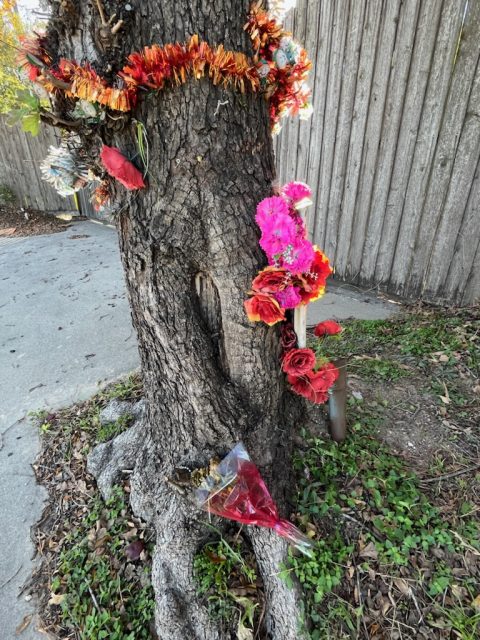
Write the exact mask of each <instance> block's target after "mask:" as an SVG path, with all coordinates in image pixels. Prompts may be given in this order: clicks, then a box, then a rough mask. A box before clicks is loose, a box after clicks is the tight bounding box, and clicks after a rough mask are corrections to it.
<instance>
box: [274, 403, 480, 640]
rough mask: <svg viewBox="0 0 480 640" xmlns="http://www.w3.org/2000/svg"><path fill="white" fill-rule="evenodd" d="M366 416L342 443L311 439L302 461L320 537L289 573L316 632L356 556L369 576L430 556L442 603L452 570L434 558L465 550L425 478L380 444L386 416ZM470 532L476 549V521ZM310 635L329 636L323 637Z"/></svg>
mask: <svg viewBox="0 0 480 640" xmlns="http://www.w3.org/2000/svg"><path fill="white" fill-rule="evenodd" d="M362 418H363V420H362V422H356V423H355V424H354V425H353V426H352V427H351V429H350V435H349V438H348V439H347V441H345V442H344V443H342V444H340V445H338V444H336V443H335V442H332V441H331V440H330V439H327V438H312V437H307V439H306V448H305V450H304V451H302V452H300V453H299V454H298V455H297V457H296V460H295V467H296V470H297V473H298V476H299V477H300V478H301V480H300V482H299V497H298V507H297V508H298V512H299V519H300V522H301V523H303V525H304V526H305V527H307V529H309V530H311V531H314V532H315V534H316V535H315V547H314V557H313V558H305V557H303V556H302V557H300V556H297V555H293V554H292V555H291V557H290V560H289V566H288V567H287V568H286V569H285V570H284V573H283V575H284V577H285V579H286V580H287V582H288V581H291V575H290V572H291V571H292V570H293V573H294V574H295V576H296V577H297V579H298V580H299V581H300V583H301V584H302V586H303V593H304V599H305V619H306V623H307V626H309V627H311V628H313V629H315V630H318V629H322V625H324V624H325V616H327V618H328V615H330V613H331V611H330V609H329V610H328V611H327V612H325V610H324V607H322V604H321V603H322V601H323V599H324V597H325V596H326V595H327V594H330V593H332V592H333V593H336V591H337V588H338V587H339V586H340V585H341V584H342V582H343V581H344V578H345V574H346V568H347V566H351V564H352V559H353V558H356V560H355V563H356V564H358V565H359V566H360V567H363V568H364V570H367V568H368V566H372V564H373V565H374V566H376V567H388V572H389V574H391V575H399V573H398V572H399V569H400V567H404V566H406V565H409V566H410V568H411V567H412V561H413V566H415V561H414V558H415V557H416V556H417V555H419V554H427V555H429V557H430V556H431V557H432V559H433V562H434V567H435V569H434V571H433V572H432V575H431V576H430V577H429V578H426V579H425V580H424V589H425V591H426V593H428V595H429V596H431V597H435V596H437V595H439V594H441V593H444V592H445V590H446V589H448V588H450V587H451V585H452V584H453V582H454V578H453V576H452V573H451V569H450V568H449V567H448V566H446V565H445V564H444V563H442V561H441V560H435V558H434V556H433V555H432V554H431V551H432V549H434V548H435V549H437V550H438V549H442V550H443V551H444V553H447V554H448V553H453V552H454V551H456V550H457V549H458V545H457V540H456V539H455V537H454V536H453V534H452V533H451V531H450V529H451V526H452V524H451V523H449V522H446V521H445V519H444V517H442V515H441V514H440V512H439V511H438V509H437V508H436V507H435V506H434V505H433V504H432V503H431V501H430V499H429V498H428V496H427V495H426V494H425V493H424V492H423V491H422V489H421V487H420V482H419V479H418V478H417V476H416V475H415V474H413V473H411V472H410V471H409V470H408V469H406V467H405V464H404V462H403V461H402V460H401V459H399V458H398V457H396V456H393V455H392V454H391V453H390V452H389V450H388V448H387V447H386V446H385V445H383V444H382V443H380V442H379V441H378V440H377V439H376V438H375V435H374V428H375V425H376V424H377V423H378V420H380V419H381V412H380V413H378V409H375V408H373V409H366V408H365V407H364V408H362ZM466 520H468V518H466ZM465 527H466V528H465ZM462 532H463V535H468V540H469V543H470V544H476V543H475V540H478V528H477V523H476V522H475V521H474V520H473V519H472V518H470V519H469V520H468V525H467V523H466V522H464V523H463V530H462ZM365 548H368V549H369V551H368V556H367V557H366V558H364V557H362V549H365ZM366 559H368V562H366ZM329 611H330V613H329ZM354 618H355V616H353V618H352V619H351V620H350V621H352V620H353V619H354ZM347 626H348V625H347ZM310 637H311V638H315V639H316V638H318V639H319V640H320V638H324V637H325V636H322V635H321V634H320V635H318V632H317V631H316V632H315V633H313V635H311V636H310Z"/></svg>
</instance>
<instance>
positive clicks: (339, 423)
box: [328, 358, 347, 442]
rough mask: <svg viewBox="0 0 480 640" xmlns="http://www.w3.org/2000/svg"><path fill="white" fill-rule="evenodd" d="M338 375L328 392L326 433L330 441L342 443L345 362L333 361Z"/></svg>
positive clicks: (344, 428) (341, 360) (344, 426)
mask: <svg viewBox="0 0 480 640" xmlns="http://www.w3.org/2000/svg"><path fill="white" fill-rule="evenodd" d="M333 364H334V365H335V366H336V367H337V369H338V371H339V375H338V378H337V380H336V381H335V383H334V384H333V385H332V387H331V388H330V390H329V393H328V395H329V398H328V431H329V433H330V436H331V438H332V440H334V441H335V442H343V441H344V440H345V438H346V437H347V361H346V360H345V359H344V358H339V359H338V360H334V361H333Z"/></svg>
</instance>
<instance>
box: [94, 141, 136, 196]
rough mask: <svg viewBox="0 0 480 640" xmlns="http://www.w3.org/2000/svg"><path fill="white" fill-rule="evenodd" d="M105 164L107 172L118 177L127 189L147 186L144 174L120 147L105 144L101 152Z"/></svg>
mask: <svg viewBox="0 0 480 640" xmlns="http://www.w3.org/2000/svg"><path fill="white" fill-rule="evenodd" d="M100 158H101V159H102V162H103V166H104V167H105V169H106V170H107V172H108V173H109V174H110V175H111V176H112V177H113V178H116V179H117V180H118V181H119V182H121V183H122V184H123V186H124V187H126V188H127V189H130V190H133V189H142V188H143V187H144V186H145V182H144V181H143V176H142V174H141V173H140V171H139V170H138V169H137V167H135V166H134V165H133V164H132V163H131V162H130V160H127V158H125V156H124V155H123V154H122V152H121V151H120V149H117V148H116V147H107V145H105V144H104V145H103V147H102V151H101V153H100Z"/></svg>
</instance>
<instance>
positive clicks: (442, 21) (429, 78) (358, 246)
mask: <svg viewBox="0 0 480 640" xmlns="http://www.w3.org/2000/svg"><path fill="white" fill-rule="evenodd" d="M317 6H318V7H319V9H318V16H319V23H318V24H317V25H315V24H312V20H311V19H310V16H315V15H317V12H316V7H317ZM467 9H468V10H467ZM302 14H303V15H306V16H307V21H306V25H307V32H306V40H307V42H311V41H312V38H311V35H310V34H311V33H316V34H318V35H317V38H318V40H319V42H318V43H317V48H314V50H313V52H312V53H313V60H314V63H315V68H314V75H315V79H314V88H315V92H314V114H313V116H312V121H311V122H310V123H303V122H302V123H300V124H298V123H297V124H295V125H293V126H292V125H291V124H290V123H288V124H286V126H285V127H284V130H283V131H282V133H281V135H280V139H279V140H278V141H277V143H276V148H277V152H278V156H277V157H278V165H279V171H280V176H281V180H282V181H285V180H289V179H293V178H296V179H297V180H306V181H307V182H308V183H309V184H310V186H311V187H312V190H313V193H314V196H315V206H314V210H313V214H311V216H310V218H309V230H311V231H313V239H314V241H315V242H317V243H318V244H319V245H320V246H322V248H324V250H325V251H326V253H327V255H329V257H330V258H331V259H332V261H333V263H334V266H335V268H336V276H337V277H339V278H342V279H345V280H347V281H350V282H353V283H359V284H363V285H368V286H377V287H381V288H383V289H385V290H387V291H390V292H392V293H396V294H400V295H403V296H406V297H414V298H424V299H427V300H431V301H442V302H443V301H445V300H448V301H449V302H458V303H464V304H465V303H472V302H474V300H476V299H477V298H478V297H479V296H480V290H479V276H478V268H479V264H478V259H479V257H478V246H479V241H480V211H479V188H478V160H479V156H480V141H479V139H478V136H479V128H480V124H479V123H480V116H479V113H480V106H479V105H478V89H477V87H478V83H479V82H480V65H479V59H480V36H479V34H480V17H479V16H480V2H479V1H478V0H470V2H468V3H467V0H423V1H422V2H420V1H419V0H339V1H338V2H334V0H309V1H308V2H307V1H306V0H299V1H298V3H297V9H296V11H295V17H294V19H293V23H292V24H293V27H294V31H295V29H296V26H297V24H302V25H303V24H304V23H303V22H301V20H300V17H299V16H300V15H302ZM302 28H303V27H302ZM295 35H296V36H297V34H296V33H295ZM298 35H300V34H298ZM304 141H308V144H306V143H305V142H304ZM291 145H296V148H295V149H292V148H291ZM287 158H288V162H285V161H286V159H287ZM295 163H296V164H295ZM302 174H303V175H302ZM312 220H313V229H312Z"/></svg>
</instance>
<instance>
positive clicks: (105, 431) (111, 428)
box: [96, 414, 133, 442]
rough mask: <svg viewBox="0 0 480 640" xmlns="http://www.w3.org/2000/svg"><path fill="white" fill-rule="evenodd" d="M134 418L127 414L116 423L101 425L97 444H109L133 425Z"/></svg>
mask: <svg viewBox="0 0 480 640" xmlns="http://www.w3.org/2000/svg"><path fill="white" fill-rule="evenodd" d="M132 420H133V416H131V415H129V414H126V415H123V416H120V418H118V420H116V421H115V422H107V424H103V425H99V427H98V431H97V438H96V440H97V442H107V440H111V439H112V438H114V437H115V436H118V435H119V434H120V433H123V431H126V430H127V429H128V427H129V426H130V425H131V424H132Z"/></svg>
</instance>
